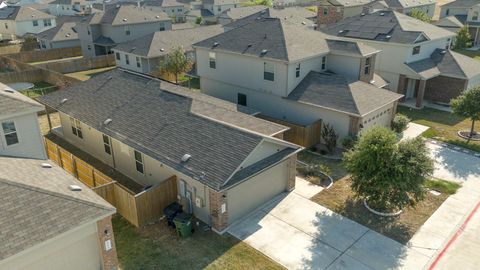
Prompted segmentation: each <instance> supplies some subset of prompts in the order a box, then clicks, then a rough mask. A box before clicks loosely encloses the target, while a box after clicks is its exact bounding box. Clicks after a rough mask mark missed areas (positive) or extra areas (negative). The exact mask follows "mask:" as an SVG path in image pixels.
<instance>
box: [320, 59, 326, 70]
mask: <svg viewBox="0 0 480 270" xmlns="http://www.w3.org/2000/svg"><path fill="white" fill-rule="evenodd" d="M320 68H321V69H322V70H326V69H327V56H322V63H321V67H320Z"/></svg>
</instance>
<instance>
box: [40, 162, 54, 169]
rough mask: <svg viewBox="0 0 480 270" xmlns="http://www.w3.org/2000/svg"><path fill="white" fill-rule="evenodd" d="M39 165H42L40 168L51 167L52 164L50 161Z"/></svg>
mask: <svg viewBox="0 0 480 270" xmlns="http://www.w3.org/2000/svg"><path fill="white" fill-rule="evenodd" d="M40 165H41V166H42V168H52V164H50V163H42V164H40Z"/></svg>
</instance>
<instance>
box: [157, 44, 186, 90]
mask: <svg viewBox="0 0 480 270" xmlns="http://www.w3.org/2000/svg"><path fill="white" fill-rule="evenodd" d="M162 66H163V69H164V70H165V71H166V72H169V73H171V74H174V75H175V83H178V75H179V74H181V73H184V72H187V71H188V70H189V69H190V68H191V66H192V62H191V60H190V59H188V58H187V56H186V55H185V51H184V50H183V48H182V47H181V46H175V47H173V48H172V51H171V52H170V53H168V54H167V55H166V56H165V61H164V62H163V65H162Z"/></svg>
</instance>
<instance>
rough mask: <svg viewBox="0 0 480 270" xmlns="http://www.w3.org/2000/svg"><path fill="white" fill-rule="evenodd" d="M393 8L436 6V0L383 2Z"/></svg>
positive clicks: (385, 0)
mask: <svg viewBox="0 0 480 270" xmlns="http://www.w3.org/2000/svg"><path fill="white" fill-rule="evenodd" d="M383 1H384V2H385V3H386V4H387V6H388V7H391V8H412V7H419V6H425V5H435V4H436V0H383Z"/></svg>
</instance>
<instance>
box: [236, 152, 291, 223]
mask: <svg viewBox="0 0 480 270" xmlns="http://www.w3.org/2000/svg"><path fill="white" fill-rule="evenodd" d="M287 180H288V173H287V161H284V162H282V163H280V164H278V165H277V166H275V167H272V168H270V169H269V170H267V171H265V172H263V173H261V174H259V175H257V176H255V177H252V178H250V179H248V180H247V181H245V182H243V183H241V184H240V185H238V186H235V187H233V188H231V189H229V190H228V193H227V209H228V220H229V224H232V223H233V222H235V221H236V220H238V219H239V218H241V217H243V216H244V215H246V214H248V213H250V212H251V211H253V210H254V209H256V208H258V207H259V206H261V205H262V204H264V203H266V202H268V201H269V200H271V199H272V198H273V197H275V196H276V195H278V194H280V193H282V192H284V191H285V189H286V187H287Z"/></svg>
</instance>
